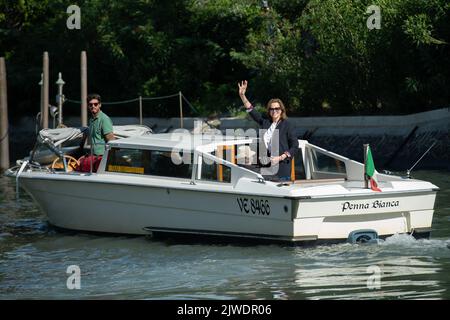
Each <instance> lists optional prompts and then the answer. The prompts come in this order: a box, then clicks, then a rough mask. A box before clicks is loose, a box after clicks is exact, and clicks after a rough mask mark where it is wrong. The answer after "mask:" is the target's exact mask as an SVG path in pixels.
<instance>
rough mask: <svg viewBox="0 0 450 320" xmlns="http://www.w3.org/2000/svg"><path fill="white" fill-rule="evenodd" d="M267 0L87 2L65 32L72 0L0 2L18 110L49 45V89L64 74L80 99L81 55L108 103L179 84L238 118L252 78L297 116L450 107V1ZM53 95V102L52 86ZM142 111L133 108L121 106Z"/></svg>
mask: <svg viewBox="0 0 450 320" xmlns="http://www.w3.org/2000/svg"><path fill="white" fill-rule="evenodd" d="M267 3H268V5H269V7H268V8H264V7H263V6H262V5H261V4H262V2H261V1H259V0H240V1H235V0H171V1H158V0H135V1H130V2H128V1H114V0H79V1H78V3H77V5H78V6H79V7H80V8H81V30H69V29H67V28H66V20H67V18H68V17H69V14H68V13H67V12H66V10H67V6H68V4H67V1H63V0H52V1H48V0H45V1H43V0H39V1H38V0H18V1H8V0H0V55H1V56H5V57H6V59H7V69H8V84H9V99H10V105H13V106H14V109H13V110H11V114H12V115H15V116H19V115H21V114H23V113H28V114H30V113H31V114H35V113H36V112H37V111H38V108H39V107H38V105H39V103H38V101H39V86H38V85H37V83H38V82H39V80H40V73H41V65H42V52H43V51H48V52H49V54H50V70H51V80H52V82H51V84H52V83H53V81H56V79H57V73H58V72H62V73H63V77H64V80H65V81H66V86H65V87H64V91H65V94H66V96H67V97H69V98H71V99H77V100H78V99H79V95H80V94H79V92H80V87H79V83H80V80H79V55H80V52H81V51H82V50H86V51H87V54H88V77H89V91H96V92H99V93H101V94H102V96H103V97H104V100H107V101H117V100H123V99H129V98H133V97H137V96H138V95H142V96H160V95H167V94H172V93H175V92H178V91H182V92H183V93H184V95H185V96H186V97H187V98H188V99H189V100H190V101H191V102H192V103H193V104H194V105H195V107H196V109H198V110H199V111H200V113H201V115H205V116H207V115H210V114H213V113H220V112H232V113H233V114H237V113H239V112H238V111H236V110H238V109H239V108H240V100H239V98H238V96H237V82H238V81H239V80H244V79H247V80H249V84H250V86H249V98H250V99H251V100H252V101H253V102H254V103H256V104H259V105H264V104H265V103H266V101H268V100H269V99H270V98H272V97H279V98H281V99H283V101H285V103H286V105H287V106H288V109H289V114H290V115H292V114H297V115H321V114H335V115H345V114H355V113H357V114H374V113H376V114H379V113H383V114H393V113H395V114H398V113H410V112H417V111H423V110H427V109H431V108H433V107H442V106H444V105H448V104H449V101H450V93H449V87H450V83H449V82H450V50H449V46H450V16H449V15H450V3H449V2H448V0H371V1H369V0H291V1H284V0H269V1H267ZM370 5H378V6H379V7H380V9H381V29H373V30H369V29H368V28H367V25H366V22H367V19H368V18H369V16H370V13H367V12H366V10H367V8H368V7H369V6H370ZM51 90H52V92H51V95H50V97H53V96H54V94H56V86H54V85H52V86H51ZM175 100H176V99H174V100H173V101H172V100H170V101H169V100H168V101H159V102H155V103H154V104H151V105H150V108H151V113H150V114H149V115H153V116H166V117H170V116H176V115H177V113H178V101H175ZM111 108H112V107H111ZM230 110H231V111H230ZM135 111H136V108H135V106H129V105H125V106H122V107H118V108H117V109H115V110H114V112H113V113H114V114H115V115H116V114H117V115H118V114H128V115H130V114H134V113H135ZM66 112H69V113H70V112H73V113H74V114H78V108H69V110H68V111H66ZM191 115H197V114H195V113H191Z"/></svg>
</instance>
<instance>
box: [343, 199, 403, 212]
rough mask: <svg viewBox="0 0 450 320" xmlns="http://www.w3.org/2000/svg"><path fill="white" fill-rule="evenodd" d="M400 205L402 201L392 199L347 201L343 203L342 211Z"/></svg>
mask: <svg viewBox="0 0 450 320" xmlns="http://www.w3.org/2000/svg"><path fill="white" fill-rule="evenodd" d="M399 205H400V201H398V200H392V201H382V200H375V201H374V202H372V203H369V202H366V203H351V202H349V201H346V202H344V203H342V212H344V211H345V210H361V209H378V208H394V207H398V206H399Z"/></svg>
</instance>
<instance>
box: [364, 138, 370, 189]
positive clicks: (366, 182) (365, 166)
mask: <svg viewBox="0 0 450 320" xmlns="http://www.w3.org/2000/svg"><path fill="white" fill-rule="evenodd" d="M363 146H364V188H366V189H369V180H368V179H367V174H366V171H367V149H368V148H369V145H368V144H364V145H363Z"/></svg>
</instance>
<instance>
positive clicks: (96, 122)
mask: <svg viewBox="0 0 450 320" xmlns="http://www.w3.org/2000/svg"><path fill="white" fill-rule="evenodd" d="M112 132H113V123H112V121H111V119H110V118H109V117H108V116H107V115H106V114H104V113H103V112H102V111H99V113H98V114H97V117H95V118H92V117H91V119H90V120H89V134H90V135H91V143H92V146H93V149H92V153H93V154H94V155H96V156H98V155H103V153H104V152H105V144H106V140H105V135H107V134H108V133H112Z"/></svg>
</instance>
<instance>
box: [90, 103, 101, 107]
mask: <svg viewBox="0 0 450 320" xmlns="http://www.w3.org/2000/svg"><path fill="white" fill-rule="evenodd" d="M99 104H100V102H89V104H88V106H89V107H92V106H94V107H96V106H98V105H99Z"/></svg>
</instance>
